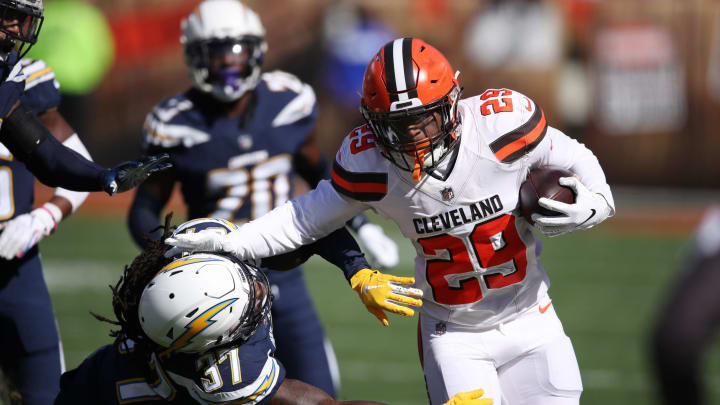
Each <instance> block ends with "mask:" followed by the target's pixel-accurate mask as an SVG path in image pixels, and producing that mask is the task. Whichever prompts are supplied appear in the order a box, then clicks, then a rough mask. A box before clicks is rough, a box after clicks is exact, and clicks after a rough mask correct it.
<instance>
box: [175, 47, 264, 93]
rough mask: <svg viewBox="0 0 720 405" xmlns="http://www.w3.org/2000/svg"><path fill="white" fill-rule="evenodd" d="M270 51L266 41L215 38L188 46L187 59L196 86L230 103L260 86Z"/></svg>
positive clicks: (186, 49) (186, 50)
mask: <svg viewBox="0 0 720 405" xmlns="http://www.w3.org/2000/svg"><path fill="white" fill-rule="evenodd" d="M266 48H267V45H266V43H265V42H264V41H263V39H262V38H259V37H254V36H244V37H241V38H211V39H208V40H202V41H194V42H191V43H188V44H187V45H186V46H185V58H186V60H187V63H188V66H189V67H190V72H191V75H192V78H193V81H194V82H195V85H196V87H198V88H199V89H200V90H202V91H204V92H207V93H211V94H212V95H213V96H214V97H215V98H217V99H218V100H220V101H224V102H230V101H235V100H237V99H239V98H240V97H242V96H243V95H244V94H245V93H246V92H248V91H250V90H252V89H254V88H255V86H257V83H258V80H259V79H260V67H261V65H262V61H263V55H264V53H265V50H266Z"/></svg>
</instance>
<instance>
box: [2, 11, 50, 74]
mask: <svg viewBox="0 0 720 405" xmlns="http://www.w3.org/2000/svg"><path fill="white" fill-rule="evenodd" d="M42 23H43V4H42V0H0V32H2V33H3V34H4V38H2V39H0V58H1V59H3V60H5V58H6V57H7V54H8V53H10V51H11V50H12V49H13V48H14V47H16V48H17V51H18V54H19V56H20V58H22V57H23V56H25V54H27V52H28V51H29V50H30V48H31V47H32V46H33V44H35V42H37V39H38V35H39V34H40V28H41V27H42Z"/></svg>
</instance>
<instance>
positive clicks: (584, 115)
mask: <svg viewBox="0 0 720 405" xmlns="http://www.w3.org/2000/svg"><path fill="white" fill-rule="evenodd" d="M67 1H70V0H47V6H48V7H51V5H52V4H53V3H62V2H67ZM77 1H81V0H77ZM90 3H94V5H95V6H97V8H98V9H99V10H100V11H101V12H102V14H103V15H104V16H105V17H106V18H107V21H108V26H109V31H110V37H109V39H108V41H110V42H111V44H110V46H109V49H111V50H112V51H113V55H111V59H110V61H111V64H110V65H109V67H108V68H107V69H104V70H103V71H104V72H105V73H104V77H103V78H102V80H98V81H97V83H96V84H93V85H92V86H84V87H83V88H82V90H81V91H74V90H73V89H70V90H66V91H65V93H64V94H67V97H68V98H73V97H75V98H78V97H77V96H78V95H79V96H80V97H79V98H80V99H81V102H79V103H77V104H78V105H79V107H78V110H77V111H78V113H77V114H76V115H75V116H76V117H77V118H76V119H77V120H78V121H82V122H77V123H76V126H77V127H81V128H86V130H85V131H81V132H80V133H81V136H82V137H83V139H84V141H85V143H86V145H87V146H88V148H89V149H90V151H91V153H92V155H93V156H94V157H96V159H97V160H98V161H99V162H101V163H103V162H110V161H113V162H114V161H116V160H117V158H118V157H120V158H122V157H130V156H133V155H136V154H137V153H138V152H139V150H140V128H141V125H142V122H143V119H144V117H145V114H146V113H147V112H148V111H149V109H150V108H151V106H152V105H154V104H155V103H157V102H158V101H159V100H160V99H161V98H162V97H163V95H166V94H172V93H175V92H177V91H181V90H182V89H184V88H186V87H188V86H190V80H189V77H188V75H187V71H186V68H185V65H184V63H183V60H182V58H183V55H182V49H181V47H180V44H179V42H178V38H179V21H180V19H181V17H182V16H183V15H185V14H186V13H187V12H188V11H190V10H192V8H194V7H195V5H196V4H197V1H196V0H191V1H185V0H182V1H181V0H97V1H90ZM247 3H248V5H249V6H250V7H253V8H254V9H255V10H257V11H258V13H259V14H260V16H261V18H262V20H263V21H264V23H265V25H266V28H267V31H268V38H267V40H268V43H269V51H268V55H267V58H266V60H265V68H264V70H265V71H268V70H271V69H275V68H277V69H283V70H286V71H289V72H291V73H294V74H296V75H297V76H299V77H300V78H301V79H303V80H305V81H307V82H310V83H311V84H313V85H314V87H315V90H316V92H317V93H318V97H319V100H320V108H321V110H320V119H319V126H318V128H319V136H321V137H322V138H323V142H321V145H322V146H323V152H324V153H326V154H331V153H333V151H334V150H335V148H336V147H337V145H338V144H339V143H340V140H341V139H342V138H343V137H344V136H345V135H346V134H345V133H344V131H345V130H346V129H347V128H351V127H352V126H351V125H350V124H351V123H354V122H359V121H360V119H361V117H360V114H359V112H358V110H357V104H358V101H359V96H358V95H357V91H358V90H359V86H360V83H361V78H362V72H363V70H364V67H365V66H366V65H367V61H368V60H369V59H370V57H371V56H372V54H373V53H374V52H375V51H376V50H377V49H378V47H379V46H380V45H382V44H384V43H385V42H387V41H388V40H389V39H391V38H394V37H400V36H417V37H421V38H423V39H425V40H426V41H428V42H429V43H431V44H433V45H435V46H436V47H437V48H438V49H440V50H442V51H443V52H444V53H445V54H446V55H447V56H448V58H449V59H450V60H453V61H454V66H455V68H456V69H458V70H460V72H461V77H462V78H463V79H462V81H463V83H464V84H465V86H466V87H465V92H464V93H465V95H466V96H471V95H475V94H478V93H479V92H480V91H481V90H483V89H485V88H492V87H496V88H498V87H506V88H512V89H514V90H516V91H520V92H522V93H525V94H527V95H529V96H531V97H532V98H533V99H534V100H536V101H537V102H538V103H539V104H540V105H541V106H542V107H543V108H544V110H545V112H546V114H547V116H548V119H549V122H550V124H551V125H553V126H555V127H558V128H560V129H562V130H564V131H565V132H566V133H568V134H569V135H571V136H573V137H575V138H577V139H579V140H580V141H582V142H584V143H586V144H587V145H588V146H589V147H590V148H591V149H592V150H593V151H595V153H596V155H598V157H599V159H600V160H601V162H602V164H603V165H604V167H605V170H606V173H607V175H608V178H609V180H610V183H612V184H629V185H667V186H684V187H711V186H714V185H715V184H716V182H717V180H716V179H717V178H720V165H717V164H715V154H716V151H718V150H720V137H718V136H715V134H714V132H713V128H714V127H715V126H716V125H717V122H716V121H718V120H720V114H717V113H716V111H718V107H720V66H719V65H720V1H718V0H696V1H689V2H684V1H683V2H680V1H673V0H655V1H652V2H649V1H644V0H604V1H600V0H454V1H448V0H397V1H380V0H365V1H360V0H283V1H279V0H265V1H259V0H251V1H247ZM51 20H53V18H52V16H49V17H48V21H51ZM74 24H75V25H76V26H75V29H74V30H73V31H77V32H81V31H82V30H83V29H86V28H87V29H89V28H88V26H86V25H85V24H77V22H75V23H74ZM41 35H42V38H43V41H42V42H45V43H46V44H47V43H48V42H50V41H49V38H48V37H49V36H50V35H51V34H50V32H49V31H43V33H42V34H41ZM87 36H89V37H91V38H92V39H94V42H96V43H97V42H98V41H100V40H99V39H98V35H97V34H96V33H93V32H89V33H88V34H87ZM53 39H54V40H55V39H57V40H60V39H62V37H61V36H57V35H55V34H53ZM71 43H76V42H74V41H73V42H71ZM96 45H97V44H96ZM75 48H76V51H77V52H74V53H69V54H67V55H66V56H65V57H66V58H67V59H69V61H68V63H69V64H70V65H72V63H71V62H75V61H78V60H79V59H80V58H79V57H77V56H76V55H80V54H83V51H82V48H80V49H77V48H78V46H77V45H75ZM99 48H103V49H105V48H108V47H102V46H99ZM103 49H100V50H99V51H98V52H99V53H100V54H101V55H100V56H102V57H100V56H99V57H97V58H90V60H89V61H82V62H81V61H78V62H77V63H78V64H88V63H90V64H92V63H102V61H103V57H105V54H102V52H106V50H105V51H104V50H103ZM37 51H41V50H40V49H38V50H37ZM86 54H87V52H86ZM40 56H43V55H40ZM113 56H114V57H113ZM48 62H49V63H50V64H51V65H53V62H52V61H48ZM105 63H107V62H105ZM56 69H57V68H56ZM85 70H89V71H90V72H91V73H88V75H91V74H92V73H93V72H94V71H95V70H97V69H95V70H94V69H92V68H88V67H85ZM59 77H60V75H59ZM61 85H63V86H64V87H65V84H63V83H62V79H61ZM81 87H82V86H81Z"/></svg>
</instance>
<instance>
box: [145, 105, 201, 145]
mask: <svg viewBox="0 0 720 405" xmlns="http://www.w3.org/2000/svg"><path fill="white" fill-rule="evenodd" d="M192 109H193V103H192V101H190V100H189V99H187V98H185V97H184V96H176V97H173V98H170V99H168V100H165V101H163V102H161V103H160V104H158V105H156V106H155V107H154V108H153V110H152V111H151V112H150V113H149V114H148V115H147V117H146V118H145V123H144V124H143V137H144V144H145V147H147V146H148V145H154V146H160V147H163V148H172V147H175V146H178V145H183V146H185V147H191V146H193V145H197V144H200V143H203V142H207V141H208V140H209V139H210V135H209V134H208V133H207V132H205V131H202V130H200V129H198V128H195V127H193V126H192V124H191V123H190V122H189V121H188V120H187V119H185V118H184V117H183V116H182V112H184V111H188V110H192Z"/></svg>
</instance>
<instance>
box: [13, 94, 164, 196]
mask: <svg viewBox="0 0 720 405" xmlns="http://www.w3.org/2000/svg"><path fill="white" fill-rule="evenodd" d="M0 142H2V143H3V144H4V145H5V146H6V147H7V148H8V149H9V150H10V152H12V153H13V155H15V156H16V157H17V158H18V159H19V160H20V161H22V162H23V163H25V165H27V167H28V168H29V169H30V171H31V172H32V173H33V174H34V175H35V177H37V178H38V180H40V181H41V182H42V183H44V184H46V185H48V186H51V187H64V188H67V189H70V190H74V191H105V192H107V193H108V194H114V193H116V192H118V193H119V192H123V191H127V190H129V189H131V188H133V187H135V186H137V185H138V184H140V183H142V181H144V180H145V179H146V178H147V177H148V176H149V175H150V174H151V173H153V172H155V171H158V170H163V169H166V168H168V167H170V163H169V162H168V159H169V158H167V157H156V156H151V157H148V158H144V159H140V160H137V161H130V162H125V163H122V164H120V165H118V166H116V167H114V168H112V169H105V168H104V167H102V166H99V165H98V164H96V163H94V162H92V161H90V160H88V159H86V158H84V157H83V156H82V155H80V154H79V153H77V152H75V151H73V150H72V149H70V148H67V147H65V146H63V145H62V144H61V143H60V142H58V140H57V139H55V138H54V137H53V136H51V134H50V132H49V131H48V130H47V129H46V128H45V127H44V126H43V125H42V123H41V122H40V120H39V119H38V118H37V117H36V116H35V114H34V113H33V112H32V111H30V110H29V109H27V108H25V107H24V106H23V105H22V103H21V104H19V105H18V107H17V108H15V110H13V112H12V113H11V114H10V115H9V116H8V117H7V118H6V119H5V120H4V122H3V125H2V129H1V130H0Z"/></svg>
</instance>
